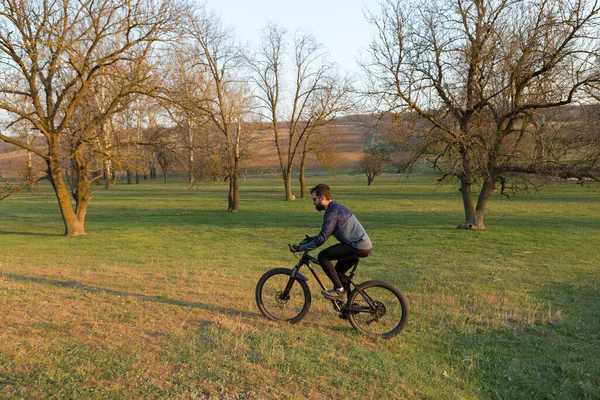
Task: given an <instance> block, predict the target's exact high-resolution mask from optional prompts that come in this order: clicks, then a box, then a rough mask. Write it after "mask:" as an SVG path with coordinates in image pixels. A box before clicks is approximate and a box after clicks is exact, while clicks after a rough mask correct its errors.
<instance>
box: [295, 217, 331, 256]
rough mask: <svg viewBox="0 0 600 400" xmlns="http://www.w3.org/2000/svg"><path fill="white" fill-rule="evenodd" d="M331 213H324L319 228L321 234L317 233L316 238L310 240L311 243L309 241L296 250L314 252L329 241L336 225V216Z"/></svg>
mask: <svg viewBox="0 0 600 400" xmlns="http://www.w3.org/2000/svg"><path fill="white" fill-rule="evenodd" d="M333 211H334V210H332V211H331V212H325V215H324V216H323V225H322V226H321V232H319V234H318V235H317V236H314V237H313V238H312V241H310V242H309V243H307V244H303V245H300V246H298V249H299V250H300V251H311V250H314V249H316V248H317V247H319V246H321V245H322V244H323V243H325V242H326V241H327V239H329V236H331V235H332V234H333V231H334V230H335V227H336V225H337V215H336V213H335V212H333Z"/></svg>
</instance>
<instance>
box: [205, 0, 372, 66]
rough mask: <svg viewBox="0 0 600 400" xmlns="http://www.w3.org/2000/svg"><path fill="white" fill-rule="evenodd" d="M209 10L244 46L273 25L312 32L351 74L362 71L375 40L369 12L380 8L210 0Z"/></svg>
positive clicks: (351, 3) (311, 1)
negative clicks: (359, 62) (359, 63)
mask: <svg viewBox="0 0 600 400" xmlns="http://www.w3.org/2000/svg"><path fill="white" fill-rule="evenodd" d="M206 7H207V9H209V10H212V11H214V12H215V13H216V14H217V15H219V16H220V18H221V21H222V22H223V23H224V24H225V25H226V26H228V27H231V28H232V29H233V30H234V32H235V34H236V36H237V37H238V39H239V40H240V42H241V43H242V44H245V43H247V42H251V43H252V44H254V45H256V44H258V43H259V42H260V37H261V32H262V30H263V29H264V28H265V27H266V26H267V24H268V23H269V22H272V23H275V24H277V25H279V26H281V27H283V28H285V29H286V30H287V31H288V32H291V33H293V32H295V31H296V30H298V29H301V31H303V32H306V33H311V34H312V35H313V36H314V37H315V38H316V39H317V41H318V42H320V43H321V44H323V45H324V47H325V49H326V50H327V51H328V53H329V60H330V61H333V62H336V63H337V64H339V66H340V68H341V70H342V71H346V72H349V73H358V72H359V67H358V66H357V63H356V59H357V58H360V54H361V53H364V52H365V50H364V49H366V48H367V47H368V45H369V43H370V41H371V38H372V28H371V26H370V25H369V23H368V22H367V19H366V18H365V10H367V9H369V10H371V11H375V10H377V9H378V8H379V6H378V1H377V0H207V1H206Z"/></svg>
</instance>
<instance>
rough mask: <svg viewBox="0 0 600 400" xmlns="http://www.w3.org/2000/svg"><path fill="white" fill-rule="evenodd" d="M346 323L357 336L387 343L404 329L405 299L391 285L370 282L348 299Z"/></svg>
mask: <svg viewBox="0 0 600 400" xmlns="http://www.w3.org/2000/svg"><path fill="white" fill-rule="evenodd" d="M347 308H348V310H346V313H347V315H348V320H349V321H350V323H351V324H352V326H353V327H354V328H355V329H356V330H357V331H359V332H362V333H364V334H366V335H369V336H376V337H382V338H384V339H389V338H391V337H393V336H395V335H397V334H398V333H400V331H401V330H402V329H403V328H404V325H405V324H406V319H407V318H408V304H407V302H406V299H405V298H404V296H403V295H402V293H400V290H398V289H397V288H396V287H395V286H394V285H391V284H389V283H387V282H383V281H369V282H364V283H361V284H360V285H358V287H357V288H356V289H355V290H354V291H352V293H350V297H349V298H348V306H347Z"/></svg>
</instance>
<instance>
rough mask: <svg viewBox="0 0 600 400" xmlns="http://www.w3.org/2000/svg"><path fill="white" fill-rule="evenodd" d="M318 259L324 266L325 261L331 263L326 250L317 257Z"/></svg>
mask: <svg viewBox="0 0 600 400" xmlns="http://www.w3.org/2000/svg"><path fill="white" fill-rule="evenodd" d="M317 259H318V260H319V262H320V263H321V264H323V262H324V261H329V260H330V259H329V257H327V254H325V250H323V251H322V252H320V253H319V255H318V256H317Z"/></svg>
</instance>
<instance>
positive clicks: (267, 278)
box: [256, 270, 310, 323]
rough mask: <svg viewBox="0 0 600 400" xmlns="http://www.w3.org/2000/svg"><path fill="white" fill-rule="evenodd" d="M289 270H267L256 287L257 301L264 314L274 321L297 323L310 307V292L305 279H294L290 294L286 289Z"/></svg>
mask: <svg viewBox="0 0 600 400" xmlns="http://www.w3.org/2000/svg"><path fill="white" fill-rule="evenodd" d="M290 279H291V278H290V275H289V270H280V271H277V270H273V271H269V272H267V273H266V274H265V275H264V276H263V277H262V278H261V279H260V280H259V282H258V284H257V287H256V302H257V304H258V308H259V309H260V311H261V312H262V313H263V315H264V316H265V317H267V318H269V319H271V320H274V321H286V322H290V323H295V322H298V321H300V320H301V319H302V318H303V317H304V316H305V315H306V313H307V312H308V309H309V308H310V292H309V289H308V285H307V284H306V282H304V281H300V280H295V279H294V281H293V284H292V288H291V290H290V292H289V294H288V296H284V290H285V288H286V285H287V284H288V282H289V280H290Z"/></svg>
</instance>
